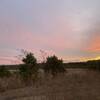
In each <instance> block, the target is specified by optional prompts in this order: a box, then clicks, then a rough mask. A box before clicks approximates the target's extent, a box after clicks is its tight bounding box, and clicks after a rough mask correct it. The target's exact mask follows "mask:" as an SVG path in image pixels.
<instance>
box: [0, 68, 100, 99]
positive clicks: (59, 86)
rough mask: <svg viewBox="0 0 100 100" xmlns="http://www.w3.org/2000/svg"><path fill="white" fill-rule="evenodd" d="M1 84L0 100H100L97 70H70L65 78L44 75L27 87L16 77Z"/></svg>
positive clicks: (98, 73) (99, 74) (99, 81)
mask: <svg viewBox="0 0 100 100" xmlns="http://www.w3.org/2000/svg"><path fill="white" fill-rule="evenodd" d="M0 84H1V85H0V86H1V87H2V88H4V91H3V92H1V93H0V100H1V99H2V100H34V98H40V99H36V100H41V98H44V100H89V99H90V100H100V72H99V71H96V70H88V69H68V70H67V73H66V75H65V76H63V75H58V76H57V77H56V78H54V79H52V78H48V77H46V76H44V75H42V76H41V77H40V79H39V80H38V81H37V82H36V83H35V84H34V85H32V84H30V85H29V86H27V87H26V86H23V83H22V82H21V81H20V79H19V78H18V77H16V75H15V76H13V77H9V78H8V79H6V78H5V79H4V78H3V79H0ZM0 89H1V88H0ZM7 98H12V99H7ZM45 98H46V99H45ZM48 98H50V99H48ZM55 98H56V99H55Z"/></svg>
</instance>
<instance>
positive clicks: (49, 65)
mask: <svg viewBox="0 0 100 100" xmlns="http://www.w3.org/2000/svg"><path fill="white" fill-rule="evenodd" d="M44 71H45V72H46V73H50V74H51V75H52V76H53V77H54V76H56V75H57V73H64V72H65V71H66V69H65V68H64V66H63V60H61V59H58V58H57V57H56V56H55V55H54V56H51V57H47V61H46V63H45V66H44Z"/></svg>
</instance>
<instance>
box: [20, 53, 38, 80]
mask: <svg viewBox="0 0 100 100" xmlns="http://www.w3.org/2000/svg"><path fill="white" fill-rule="evenodd" d="M22 61H23V62H24V64H23V65H20V68H19V74H20V76H21V77H22V79H23V80H24V81H26V80H27V81H31V80H35V79H36V78H37V76H38V68H37V62H36V61H37V60H36V58H35V57H34V55H33V53H30V52H29V53H28V52H27V54H25V57H23V58H22Z"/></svg>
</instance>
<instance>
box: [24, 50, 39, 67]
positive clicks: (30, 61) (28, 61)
mask: <svg viewBox="0 0 100 100" xmlns="http://www.w3.org/2000/svg"><path fill="white" fill-rule="evenodd" d="M22 61H23V62H24V63H25V64H33V65H35V64H36V62H37V60H36V58H35V57H34V55H33V53H31V52H30V53H26V54H25V57H23V58H22Z"/></svg>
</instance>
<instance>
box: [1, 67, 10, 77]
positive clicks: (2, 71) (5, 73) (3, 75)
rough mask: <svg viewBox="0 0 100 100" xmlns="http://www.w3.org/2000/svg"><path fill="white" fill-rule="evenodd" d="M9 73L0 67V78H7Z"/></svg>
mask: <svg viewBox="0 0 100 100" xmlns="http://www.w3.org/2000/svg"><path fill="white" fill-rule="evenodd" d="M10 74H11V73H10V71H9V70H7V69H6V68H5V66H0V77H9V76H10Z"/></svg>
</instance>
